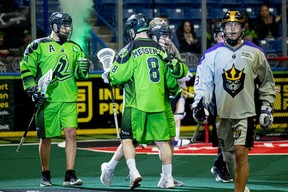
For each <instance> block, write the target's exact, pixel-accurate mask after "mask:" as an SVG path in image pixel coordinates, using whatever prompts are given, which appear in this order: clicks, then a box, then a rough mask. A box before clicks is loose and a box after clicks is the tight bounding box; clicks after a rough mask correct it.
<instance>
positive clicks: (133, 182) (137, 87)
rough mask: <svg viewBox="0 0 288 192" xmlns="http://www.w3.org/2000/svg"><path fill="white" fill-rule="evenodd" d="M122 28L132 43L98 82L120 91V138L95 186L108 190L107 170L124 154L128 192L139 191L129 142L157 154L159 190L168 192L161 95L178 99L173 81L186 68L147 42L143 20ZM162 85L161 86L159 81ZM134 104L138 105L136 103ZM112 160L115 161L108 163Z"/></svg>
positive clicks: (170, 185) (166, 135)
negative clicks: (122, 100)
mask: <svg viewBox="0 0 288 192" xmlns="http://www.w3.org/2000/svg"><path fill="white" fill-rule="evenodd" d="M125 26H126V30H127V33H128V35H129V37H130V39H131V40H132V41H131V42H130V43H129V44H128V45H127V46H126V47H124V48H123V49H122V50H121V51H120V53H119V56H118V57H117V60H116V61H115V62H114V64H113V65H112V67H111V70H110V72H109V75H108V76H107V75H104V76H103V75H102V78H103V80H104V82H105V77H106V78H108V79H109V81H110V84H111V85H113V86H122V87H123V86H124V90H125V106H124V112H123V117H122V124H121V135H120V136H121V139H122V145H120V146H119V147H118V150H117V151H116V153H115V154H114V156H113V158H112V159H113V160H111V161H114V163H111V161H110V162H109V163H103V164H102V166H101V171H102V174H101V176H100V180H101V182H102V183H103V184H104V185H110V184H111V175H112V173H113V171H114V169H113V168H115V167H116V165H117V163H118V161H119V160H120V158H121V155H122V153H124V156H125V158H126V163H127V165H128V167H129V170H130V188H131V189H134V188H136V187H139V186H140V183H139V182H140V181H141V180H142V177H141V176H140V174H139V172H138V170H137V169H136V163H135V148H134V145H133V144H135V142H133V141H137V143H139V144H141V143H144V144H145V143H148V144H149V143H151V141H155V143H156V145H157V147H158V148H159V151H160V155H159V156H160V160H161V161H162V170H164V171H163V179H164V180H163V184H162V185H163V186H161V187H162V188H174V187H175V185H174V180H173V177H172V149H171V147H170V145H169V142H168V140H170V130H169V128H168V127H169V124H170V121H169V122H167V117H166V114H167V111H166V110H167V108H168V106H170V103H169V98H168V94H165V93H166V91H165V90H166V89H167V90H168V91H169V92H170V93H172V94H173V95H177V94H179V93H180V87H179V85H178V83H177V81H176V79H175V77H183V76H184V74H186V73H187V70H188V68H187V69H186V68H184V66H182V62H181V61H180V60H178V59H176V58H174V57H173V56H172V55H170V54H169V53H166V52H165V51H164V50H162V48H161V46H160V45H159V44H158V43H156V42H155V41H153V40H151V39H150V38H149V37H148V35H147V30H148V23H147V19H146V17H145V16H144V15H143V14H142V13H139V14H134V15H132V16H130V17H129V18H128V19H127V21H126V24H125ZM168 66H169V67H170V68H171V71H170V69H169V68H168ZM172 75H173V76H172ZM174 76H175V77H174ZM164 79H166V83H165V82H163V81H162V80H164ZM165 84H166V85H165ZM151 97H153V99H151ZM139 100H141V102H139V103H138V102H136V101H139ZM166 101H168V102H166ZM170 111H171V106H170ZM171 113H172V111H171ZM144 122H146V123H144ZM143 123H144V124H143ZM174 130H175V129H174ZM155 131H156V132H155ZM121 148H123V151H121ZM115 156H117V157H118V158H114V157H115ZM106 173H107V174H106ZM106 176H107V177H106Z"/></svg>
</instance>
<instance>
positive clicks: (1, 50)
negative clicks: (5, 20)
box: [0, 31, 10, 59]
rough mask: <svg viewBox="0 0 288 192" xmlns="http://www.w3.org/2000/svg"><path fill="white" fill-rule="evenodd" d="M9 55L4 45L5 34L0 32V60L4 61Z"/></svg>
mask: <svg viewBox="0 0 288 192" xmlns="http://www.w3.org/2000/svg"><path fill="white" fill-rule="evenodd" d="M9 54H10V51H9V48H8V46H7V45H6V43H5V33H3V32H1V31H0V58H1V59H5V58H6V57H7V56H8V55H9Z"/></svg>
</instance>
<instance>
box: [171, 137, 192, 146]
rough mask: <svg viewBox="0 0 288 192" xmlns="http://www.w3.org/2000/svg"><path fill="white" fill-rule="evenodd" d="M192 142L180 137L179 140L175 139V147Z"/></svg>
mask: <svg viewBox="0 0 288 192" xmlns="http://www.w3.org/2000/svg"><path fill="white" fill-rule="evenodd" d="M190 143H191V142H190V140H189V139H179V140H178V141H174V147H183V146H187V145H189V144H190Z"/></svg>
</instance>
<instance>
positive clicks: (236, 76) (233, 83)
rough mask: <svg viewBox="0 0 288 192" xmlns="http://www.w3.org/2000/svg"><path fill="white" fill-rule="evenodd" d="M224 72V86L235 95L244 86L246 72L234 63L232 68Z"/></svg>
mask: <svg viewBox="0 0 288 192" xmlns="http://www.w3.org/2000/svg"><path fill="white" fill-rule="evenodd" d="M223 71H224V73H223V74H222V79H223V88H224V90H225V91H226V92H227V93H229V95H231V96H232V97H235V96H236V95H237V94H238V93H239V92H240V91H241V90H242V89H243V88H244V79H245V73H244V72H243V71H244V68H243V69H242V70H241V71H240V70H238V69H236V68H235V66H234V64H233V66H232V68H231V69H229V70H227V71H225V70H223Z"/></svg>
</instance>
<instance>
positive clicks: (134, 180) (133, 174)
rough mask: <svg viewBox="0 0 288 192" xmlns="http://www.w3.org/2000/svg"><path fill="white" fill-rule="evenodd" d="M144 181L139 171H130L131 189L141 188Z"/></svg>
mask: <svg viewBox="0 0 288 192" xmlns="http://www.w3.org/2000/svg"><path fill="white" fill-rule="evenodd" d="M141 181H142V177H141V175H140V174H139V172H138V170H137V169H133V170H130V189H131V190H133V189H135V188H137V187H140V185H141V184H140V182H141Z"/></svg>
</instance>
